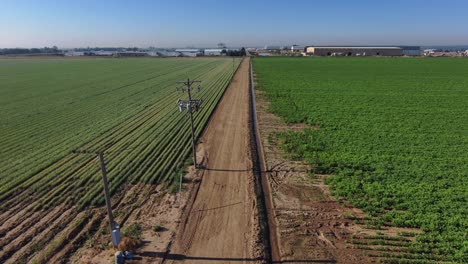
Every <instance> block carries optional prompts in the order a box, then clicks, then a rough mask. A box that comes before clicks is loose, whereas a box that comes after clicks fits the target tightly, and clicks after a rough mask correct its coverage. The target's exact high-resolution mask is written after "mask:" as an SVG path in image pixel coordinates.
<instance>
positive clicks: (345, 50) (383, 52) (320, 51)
mask: <svg viewBox="0 0 468 264" xmlns="http://www.w3.org/2000/svg"><path fill="white" fill-rule="evenodd" d="M306 54H307V55H314V56H402V55H403V49H402V48H400V47H353V46H342V47H340V46H337V47H335V46H326V47H314V46H309V47H306Z"/></svg>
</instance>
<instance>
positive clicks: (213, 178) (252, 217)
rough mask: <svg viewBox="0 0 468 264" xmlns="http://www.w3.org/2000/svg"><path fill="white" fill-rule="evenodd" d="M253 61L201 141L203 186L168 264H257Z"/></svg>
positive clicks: (244, 64) (243, 68) (237, 79)
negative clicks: (251, 109)
mask: <svg viewBox="0 0 468 264" xmlns="http://www.w3.org/2000/svg"><path fill="white" fill-rule="evenodd" d="M249 144H250V142H249V59H245V60H244V61H243V62H242V64H241V65H240V68H239V70H238V72H237V74H236V76H235V77H234V79H233V81H232V83H231V85H230V86H229V87H228V88H227V90H226V93H225V95H224V97H223V98H222V100H221V102H220V104H219V106H218V108H217V109H216V112H215V113H214V115H213V117H212V119H211V120H210V123H209V124H208V127H207V129H206V131H205V133H204V134H203V136H202V138H201V142H200V144H199V145H198V148H197V154H198V156H199V157H200V158H203V160H204V161H203V166H204V167H205V169H202V170H200V173H201V174H202V176H201V179H202V182H201V184H200V187H199V190H198V192H196V194H194V195H193V201H192V204H189V205H188V207H187V209H186V216H185V218H183V219H182V222H181V227H180V230H179V233H178V234H177V237H176V241H175V243H174V246H173V247H172V249H171V251H170V253H169V254H167V256H166V263H178V262H184V263H256V262H260V259H261V258H260V252H261V251H260V250H259V249H258V245H257V244H258V243H257V241H258V220H257V219H258V218H257V210H256V200H255V194H254V175H253V172H252V161H251V158H250V157H251V156H250V146H249Z"/></svg>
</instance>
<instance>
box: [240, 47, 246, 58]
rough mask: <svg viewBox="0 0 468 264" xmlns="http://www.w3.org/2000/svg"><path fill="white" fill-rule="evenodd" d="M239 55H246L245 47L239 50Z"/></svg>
mask: <svg viewBox="0 0 468 264" xmlns="http://www.w3.org/2000/svg"><path fill="white" fill-rule="evenodd" d="M240 55H241V56H246V55H247V52H245V48H244V47H242V49H241V50H240Z"/></svg>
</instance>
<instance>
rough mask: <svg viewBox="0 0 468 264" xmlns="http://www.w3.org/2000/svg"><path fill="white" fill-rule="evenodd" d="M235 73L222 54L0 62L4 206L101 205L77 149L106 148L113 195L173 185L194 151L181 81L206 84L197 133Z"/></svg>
mask: <svg viewBox="0 0 468 264" xmlns="http://www.w3.org/2000/svg"><path fill="white" fill-rule="evenodd" d="M239 62H240V59H236V60H235V62H234V63H235V66H237V65H238V64H239ZM232 70H233V60H232V59H224V58H197V59H186V58H181V59H147V58H144V59H2V60H0V128H1V133H0V144H1V146H2V148H1V149H0V167H1V172H0V184H1V185H0V201H1V203H2V206H1V210H2V211H6V210H8V209H10V208H13V207H15V206H18V205H20V204H23V203H24V202H25V199H26V200H30V201H31V202H32V201H34V203H35V208H48V207H51V206H53V205H56V204H58V203H63V202H67V203H69V204H72V205H75V204H76V205H79V206H80V207H82V208H84V207H86V206H88V205H99V204H102V203H103V197H102V195H101V193H102V185H101V182H100V177H101V176H100V169H99V166H98V163H97V162H96V158H95V157H92V156H87V155H82V154H74V153H72V150H74V149H79V150H88V151H104V152H105V159H106V163H107V170H108V174H109V181H110V186H111V192H112V193H113V194H114V193H116V192H117V191H118V190H119V189H120V188H122V186H123V184H125V183H138V182H144V183H161V182H165V183H167V184H170V183H171V182H172V181H173V180H174V179H173V177H174V171H175V170H176V167H177V166H180V162H181V157H187V156H188V154H189V153H190V149H191V148H190V133H189V131H190V130H189V122H188V117H187V114H186V113H179V111H178V108H177V106H176V101H177V99H179V98H186V97H187V95H186V94H183V93H179V92H176V89H175V88H176V86H177V85H176V83H175V82H176V81H180V80H184V79H186V78H187V77H190V78H194V79H198V80H201V81H202V87H203V89H202V90H201V91H200V92H196V93H195V94H194V96H195V97H196V98H201V99H203V100H204V105H203V108H202V110H201V111H200V112H198V113H196V115H195V123H196V133H197V134H200V132H201V130H202V129H203V127H204V124H205V123H206V122H207V120H208V118H209V115H210V114H211V112H212V110H213V109H214V107H215V105H216V103H217V102H218V100H219V99H220V97H221V95H222V93H223V92H224V90H225V88H226V87H227V85H228V84H229V82H230V80H231V78H232V74H233V71H232Z"/></svg>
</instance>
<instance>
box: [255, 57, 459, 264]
mask: <svg viewBox="0 0 468 264" xmlns="http://www.w3.org/2000/svg"><path fill="white" fill-rule="evenodd" d="M254 70H255V73H256V74H257V81H258V83H259V85H258V89H260V90H264V91H265V92H266V95H267V97H268V99H269V100H270V101H271V103H272V104H271V108H270V110H271V111H272V112H273V113H275V114H277V115H279V116H281V117H282V118H283V119H284V120H285V121H287V122H289V123H296V122H304V123H306V124H308V125H314V126H316V127H319V129H318V130H317V129H306V130H304V131H301V132H286V133H282V134H280V135H279V137H280V138H281V140H282V142H283V147H284V148H285V149H286V150H288V151H289V152H290V153H291V155H292V157H293V158H297V159H302V160H306V161H307V162H308V163H310V164H311V165H313V167H314V168H315V172H316V173H323V174H333V175H334V176H333V177H331V178H330V180H329V182H328V184H329V185H330V187H331V189H332V193H333V195H335V196H338V197H343V198H345V199H347V200H349V201H350V202H352V204H353V205H354V206H357V207H360V208H362V209H364V210H365V211H366V212H368V213H369V214H370V216H371V217H374V218H375V219H376V222H377V223H382V224H383V225H392V226H399V227H415V228H420V229H421V230H422V231H423V233H422V234H420V235H417V236H416V241H415V242H412V244H411V248H412V249H413V250H415V252H422V253H421V254H424V255H425V256H426V258H429V259H430V258H431V256H434V259H436V260H437V261H440V260H448V261H456V262H468V60H466V59H455V58H442V59H426V58H256V59H255V60H254ZM441 258H443V259H441Z"/></svg>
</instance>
